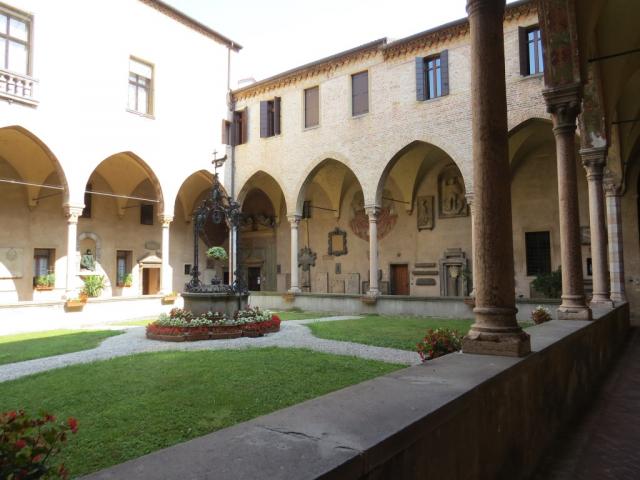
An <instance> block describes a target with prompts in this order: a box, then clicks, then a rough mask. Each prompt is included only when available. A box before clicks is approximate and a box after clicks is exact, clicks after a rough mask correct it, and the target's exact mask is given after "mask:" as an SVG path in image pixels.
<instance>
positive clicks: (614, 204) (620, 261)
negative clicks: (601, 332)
mask: <svg viewBox="0 0 640 480" xmlns="http://www.w3.org/2000/svg"><path fill="white" fill-rule="evenodd" d="M604 191H605V195H606V198H607V231H608V234H609V274H610V279H611V284H610V285H611V301H612V302H614V303H615V304H619V303H624V302H626V301H627V294H626V292H625V285H624V251H623V245H622V210H621V209H620V200H621V198H622V188H621V186H620V185H618V184H616V183H614V182H612V181H605V183H604Z"/></svg>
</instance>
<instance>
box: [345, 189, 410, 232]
mask: <svg viewBox="0 0 640 480" xmlns="http://www.w3.org/2000/svg"><path fill="white" fill-rule="evenodd" d="M397 220H398V215H396V213H395V208H394V205H393V199H392V197H391V192H390V191H389V190H384V191H383V192H382V208H381V209H380V213H379V214H378V222H377V223H378V240H380V239H381V238H384V237H385V236H386V235H387V234H388V233H389V232H390V231H391V230H393V227H394V226H395V224H396V221H397ZM349 225H350V226H351V231H352V232H353V233H355V234H356V236H358V237H360V238H361V239H363V240H366V241H369V216H368V215H367V212H366V211H365V208H364V195H363V194H362V192H361V191H360V192H357V193H356V194H355V195H354V196H353V200H352V201H351V221H350V222H349Z"/></svg>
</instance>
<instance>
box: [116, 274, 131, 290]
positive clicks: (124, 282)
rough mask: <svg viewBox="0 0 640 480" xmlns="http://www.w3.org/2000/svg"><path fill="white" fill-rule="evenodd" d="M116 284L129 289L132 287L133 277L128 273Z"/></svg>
mask: <svg viewBox="0 0 640 480" xmlns="http://www.w3.org/2000/svg"><path fill="white" fill-rule="evenodd" d="M118 283H119V284H120V286H121V287H130V286H131V285H133V275H131V274H130V273H126V274H124V275H123V276H122V277H121V278H120V281H119V282H118Z"/></svg>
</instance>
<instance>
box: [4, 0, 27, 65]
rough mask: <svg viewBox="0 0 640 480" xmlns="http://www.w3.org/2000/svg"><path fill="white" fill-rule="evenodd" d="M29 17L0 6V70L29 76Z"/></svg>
mask: <svg viewBox="0 0 640 480" xmlns="http://www.w3.org/2000/svg"><path fill="white" fill-rule="evenodd" d="M30 56H31V17H29V16H28V15H24V14H20V13H19V12H15V11H12V10H7V9H5V8H3V7H2V6H1V5H0V69H2V70H7V71H10V72H13V73H18V74H20V75H29V74H30V73H31V72H30V63H29V60H30Z"/></svg>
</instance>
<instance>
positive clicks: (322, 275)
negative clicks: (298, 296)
mask: <svg viewBox="0 0 640 480" xmlns="http://www.w3.org/2000/svg"><path fill="white" fill-rule="evenodd" d="M311 285H313V291H314V292H316V293H328V292H329V274H328V273H327V272H314V274H313V282H312V283H311Z"/></svg>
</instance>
